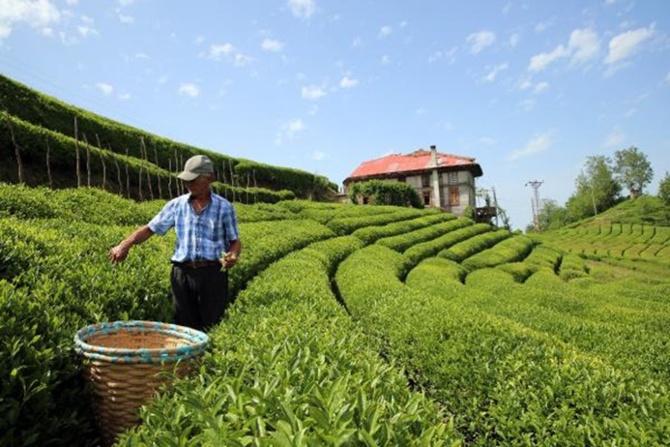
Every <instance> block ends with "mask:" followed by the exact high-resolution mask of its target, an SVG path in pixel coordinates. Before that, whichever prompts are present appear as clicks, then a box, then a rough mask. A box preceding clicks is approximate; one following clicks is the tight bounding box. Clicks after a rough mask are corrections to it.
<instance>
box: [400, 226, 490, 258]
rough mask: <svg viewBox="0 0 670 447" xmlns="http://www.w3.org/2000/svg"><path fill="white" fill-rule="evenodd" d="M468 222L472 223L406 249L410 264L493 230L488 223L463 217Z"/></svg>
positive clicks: (405, 253)
mask: <svg viewBox="0 0 670 447" xmlns="http://www.w3.org/2000/svg"><path fill="white" fill-rule="evenodd" d="M462 219H464V220H465V221H466V222H468V221H469V222H470V223H471V225H467V226H465V227H463V228H460V229H458V230H454V231H452V232H450V233H447V234H445V235H443V236H440V237H437V238H435V239H432V240H430V241H427V242H422V243H420V244H415V245H413V246H412V247H410V248H408V249H407V250H405V252H404V255H405V257H406V258H407V259H408V262H409V263H410V264H409V265H411V266H414V265H416V264H418V263H419V261H421V260H422V259H425V258H430V257H432V256H435V255H437V254H438V253H439V252H440V251H441V250H443V249H445V248H447V247H450V246H452V245H454V244H457V243H458V242H461V241H464V240H467V239H469V238H471V237H474V236H476V235H478V234H482V233H486V232H489V231H491V226H490V225H488V224H474V225H472V221H470V220H469V219H467V218H462Z"/></svg>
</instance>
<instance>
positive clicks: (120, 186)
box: [107, 144, 123, 196]
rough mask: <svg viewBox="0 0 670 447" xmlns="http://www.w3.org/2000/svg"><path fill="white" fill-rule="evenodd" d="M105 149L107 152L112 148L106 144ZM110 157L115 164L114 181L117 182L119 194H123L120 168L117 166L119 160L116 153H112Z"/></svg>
mask: <svg viewBox="0 0 670 447" xmlns="http://www.w3.org/2000/svg"><path fill="white" fill-rule="evenodd" d="M107 149H108V150H109V152H110V153H111V152H112V148H111V147H110V146H109V144H108V145H107ZM112 158H113V159H114V164H115V165H116V181H117V182H118V183H119V195H120V196H123V186H122V183H121V168H120V167H119V160H118V159H117V158H116V154H114V155H112Z"/></svg>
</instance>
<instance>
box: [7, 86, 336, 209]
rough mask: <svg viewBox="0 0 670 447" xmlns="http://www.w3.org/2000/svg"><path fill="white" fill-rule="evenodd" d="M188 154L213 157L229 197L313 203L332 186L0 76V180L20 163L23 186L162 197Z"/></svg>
mask: <svg viewBox="0 0 670 447" xmlns="http://www.w3.org/2000/svg"><path fill="white" fill-rule="evenodd" d="M75 122H76V131H75ZM17 154H18V155H17ZM196 154H204V155H207V156H209V157H210V158H211V159H212V160H213V161H214V164H215V167H216V169H217V171H218V179H219V181H220V183H219V184H218V185H217V189H218V190H220V191H223V192H225V193H227V195H229V196H231V198H234V199H235V200H239V201H247V202H249V201H269V202H276V201H278V200H283V199H287V198H292V197H297V198H312V199H317V200H318V199H326V198H329V197H332V195H333V194H334V193H335V192H336V191H337V185H336V184H335V183H333V182H331V181H330V180H329V179H328V178H326V177H324V176H320V175H315V174H312V173H309V172H306V171H302V170H299V169H293V168H287V167H281V166H272V165H267V164H263V163H259V162H256V161H252V160H246V159H242V158H234V157H230V156H228V155H224V154H221V153H218V152H214V151H211V150H206V149H202V148H197V147H195V146H190V145H188V144H184V143H179V142H176V141H172V140H169V139H167V138H163V137H160V136H157V135H154V134H151V133H149V132H146V131H143V130H141V129H137V128H134V127H131V126H128V125H126V124H123V123H119V122H117V121H113V120H111V119H108V118H105V117H103V116H100V115H97V114H94V113H91V112H89V111H87V110H84V109H81V108H78V107H75V106H72V105H70V104H67V103H65V102H62V101H60V100H58V99H57V98H53V97H51V96H48V95H45V94H43V93H40V92H38V91H36V90H34V89H31V88H30V87H28V86H25V85H23V84H21V83H19V82H16V81H14V80H12V79H10V78H8V77H5V76H2V75H0V155H1V156H2V160H3V163H2V166H0V181H5V182H12V183H16V182H18V181H19V180H20V179H19V166H21V168H22V169H21V171H22V172H21V174H22V177H23V179H22V180H23V182H24V183H26V184H29V185H50V186H52V187H56V188H63V187H72V186H78V185H79V186H89V185H90V186H101V187H103V188H105V189H107V190H109V191H112V192H117V193H122V194H123V195H126V196H127V197H132V198H136V199H146V198H158V197H165V196H168V197H169V196H170V195H171V194H168V193H171V192H172V191H173V190H175V191H178V188H179V185H178V183H177V182H176V181H175V180H174V179H173V176H174V173H175V172H176V171H178V170H179V168H180V167H181V166H183V163H184V161H185V160H186V159H188V158H189V157H191V156H192V155H196ZM77 166H78V169H77Z"/></svg>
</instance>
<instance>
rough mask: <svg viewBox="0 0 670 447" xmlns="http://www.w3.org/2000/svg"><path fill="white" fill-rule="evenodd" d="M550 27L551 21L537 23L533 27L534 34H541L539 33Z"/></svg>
mask: <svg viewBox="0 0 670 447" xmlns="http://www.w3.org/2000/svg"><path fill="white" fill-rule="evenodd" d="M551 25H552V21H551V20H547V21H545V22H539V23H537V24H536V25H535V28H534V29H535V32H536V33H541V32H543V31H545V30H546V29H547V28H549V27H550V26H551Z"/></svg>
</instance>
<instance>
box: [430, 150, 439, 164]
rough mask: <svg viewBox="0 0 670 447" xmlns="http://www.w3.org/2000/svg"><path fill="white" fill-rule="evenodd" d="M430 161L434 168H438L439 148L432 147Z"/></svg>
mask: <svg viewBox="0 0 670 447" xmlns="http://www.w3.org/2000/svg"><path fill="white" fill-rule="evenodd" d="M430 161H431V164H432V167H433V168H437V166H438V165H437V147H436V146H435V145H434V144H432V145H431V146H430Z"/></svg>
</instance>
